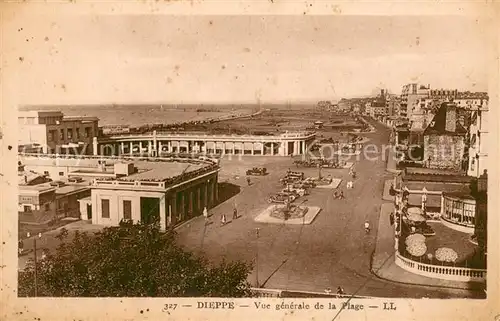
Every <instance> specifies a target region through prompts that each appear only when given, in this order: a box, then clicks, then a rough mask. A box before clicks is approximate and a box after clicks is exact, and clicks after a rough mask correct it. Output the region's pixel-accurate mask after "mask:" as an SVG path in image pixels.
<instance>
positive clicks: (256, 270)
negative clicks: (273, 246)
mask: <svg viewBox="0 0 500 321" xmlns="http://www.w3.org/2000/svg"><path fill="white" fill-rule="evenodd" d="M255 236H256V237H257V240H256V243H257V253H256V257H255V278H256V283H257V288H259V287H260V286H259V228H258V227H257V228H255Z"/></svg>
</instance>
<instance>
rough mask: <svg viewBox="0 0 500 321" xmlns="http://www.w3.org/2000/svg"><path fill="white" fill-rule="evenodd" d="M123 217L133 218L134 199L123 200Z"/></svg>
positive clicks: (125, 218) (126, 218)
mask: <svg viewBox="0 0 500 321" xmlns="http://www.w3.org/2000/svg"><path fill="white" fill-rule="evenodd" d="M123 219H124V220H131V219H132V201H128V200H127V201H123Z"/></svg>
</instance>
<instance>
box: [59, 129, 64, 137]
mask: <svg viewBox="0 0 500 321" xmlns="http://www.w3.org/2000/svg"><path fill="white" fill-rule="evenodd" d="M59 139H60V140H64V129H61V130H59Z"/></svg>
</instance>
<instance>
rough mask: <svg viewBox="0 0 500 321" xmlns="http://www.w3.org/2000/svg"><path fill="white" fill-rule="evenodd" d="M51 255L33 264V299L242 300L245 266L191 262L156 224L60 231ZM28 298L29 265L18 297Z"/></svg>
mask: <svg viewBox="0 0 500 321" xmlns="http://www.w3.org/2000/svg"><path fill="white" fill-rule="evenodd" d="M58 238H59V239H60V241H61V243H60V244H59V246H58V248H57V249H56V251H55V253H49V254H48V255H47V256H46V258H45V259H43V260H41V261H39V263H38V264H37V276H38V277H37V281H38V286H37V290H38V295H39V296H54V297H66V296H69V297H122V296H123V297H159V296H161V297H193V296H195V297H196V296H207V297H245V296H250V285H249V283H248V282H247V276H248V273H249V272H250V270H251V265H250V264H248V263H245V262H239V261H235V262H227V261H223V262H222V263H220V264H218V265H213V264H210V263H209V262H208V261H207V260H206V259H204V258H200V257H195V256H194V255H193V254H192V253H190V252H188V251H186V250H184V249H182V248H181V247H180V246H179V245H177V244H176V242H175V232H173V231H168V232H161V231H160V230H159V227H158V225H140V224H132V223H122V224H120V226H119V227H106V228H104V229H103V230H102V231H101V232H97V233H94V235H89V234H87V233H81V232H76V233H75V235H74V237H73V238H72V240H69V241H68V239H67V238H68V233H67V231H65V230H63V231H62V232H61V233H60V235H59V236H58ZM33 294H34V264H33V261H31V262H28V264H27V267H26V269H25V270H24V271H23V272H20V273H19V296H32V295H33Z"/></svg>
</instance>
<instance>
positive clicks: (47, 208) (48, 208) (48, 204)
mask: <svg viewBox="0 0 500 321" xmlns="http://www.w3.org/2000/svg"><path fill="white" fill-rule="evenodd" d="M44 206H45V210H46V211H48V210H50V203H46V204H45V205H44Z"/></svg>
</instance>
